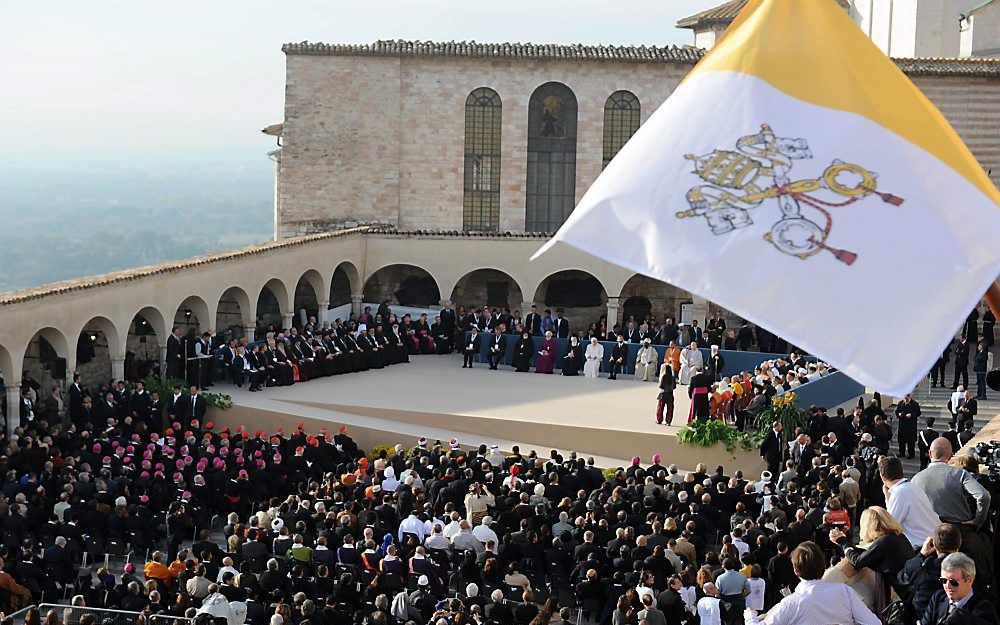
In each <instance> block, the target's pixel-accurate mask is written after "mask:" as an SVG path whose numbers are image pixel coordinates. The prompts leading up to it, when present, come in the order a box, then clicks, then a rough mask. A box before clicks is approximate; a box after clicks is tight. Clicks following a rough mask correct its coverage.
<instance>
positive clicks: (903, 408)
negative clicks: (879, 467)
mask: <svg viewBox="0 0 1000 625" xmlns="http://www.w3.org/2000/svg"><path fill="white" fill-rule="evenodd" d="M919 417H920V404H918V403H917V402H915V401H914V400H913V397H911V396H910V394H909V393H907V394H906V395H904V396H903V400H902V401H901V402H899V404H897V405H896V420H897V421H898V422H899V430H898V431H897V432H896V442H897V443H899V457H900V458H902V457H903V452H904V451H905V452H906V453H907V454H908V456H907V457H909V458H910V459H913V447H914V445H915V444H916V442H917V419H918V418H919Z"/></svg>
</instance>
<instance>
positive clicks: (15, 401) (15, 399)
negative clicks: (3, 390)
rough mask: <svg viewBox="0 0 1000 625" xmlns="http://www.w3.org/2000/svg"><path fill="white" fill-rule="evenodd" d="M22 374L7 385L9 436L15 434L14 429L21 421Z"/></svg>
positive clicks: (6, 416) (6, 415)
mask: <svg viewBox="0 0 1000 625" xmlns="http://www.w3.org/2000/svg"><path fill="white" fill-rule="evenodd" d="M20 380H21V376H20V375H18V376H17V378H15V379H13V380H12V381H13V383H12V384H11V385H9V386H8V387H7V414H5V415H4V417H5V418H6V419H7V438H8V439H10V437H11V436H12V435H13V434H14V430H15V429H16V428H17V426H18V425H20V423H21V386H20V384H19V382H20Z"/></svg>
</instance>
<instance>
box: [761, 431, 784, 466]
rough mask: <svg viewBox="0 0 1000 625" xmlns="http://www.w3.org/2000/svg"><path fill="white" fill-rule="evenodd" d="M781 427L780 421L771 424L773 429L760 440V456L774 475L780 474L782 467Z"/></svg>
mask: <svg viewBox="0 0 1000 625" xmlns="http://www.w3.org/2000/svg"><path fill="white" fill-rule="evenodd" d="M781 428H782V425H781V423H780V422H778V421H775V422H774V423H772V424H771V431H770V432H768V433H767V434H766V435H765V436H764V440H762V441H761V442H760V457H761V458H763V459H764V462H766V463H767V470H768V471H770V472H771V475H772V476H776V475H778V473H779V472H780V471H779V470H780V468H781V445H782V442H781Z"/></svg>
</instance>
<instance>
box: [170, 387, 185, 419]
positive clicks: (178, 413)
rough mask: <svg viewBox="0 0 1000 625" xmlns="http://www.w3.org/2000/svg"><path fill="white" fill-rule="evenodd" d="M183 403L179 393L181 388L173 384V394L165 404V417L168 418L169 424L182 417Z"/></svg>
mask: <svg viewBox="0 0 1000 625" xmlns="http://www.w3.org/2000/svg"><path fill="white" fill-rule="evenodd" d="M185 401H186V399H185V398H184V394H183V393H181V387H180V386H179V385H176V384H175V385H174V390H173V393H172V394H171V395H170V399H169V400H168V403H167V415H168V416H169V417H170V421H171V422H173V421H179V420H180V419H181V418H183V417H184V403H185Z"/></svg>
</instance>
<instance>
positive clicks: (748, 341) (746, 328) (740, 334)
mask: <svg viewBox="0 0 1000 625" xmlns="http://www.w3.org/2000/svg"><path fill="white" fill-rule="evenodd" d="M736 342H737V343H739V345H740V351H744V352H746V351H750V347H751V346H752V345H753V330H751V329H750V324H749V323H747V321H746V319H744V320H743V325H741V326H740V329H739V330H738V331H737V332H736Z"/></svg>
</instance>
